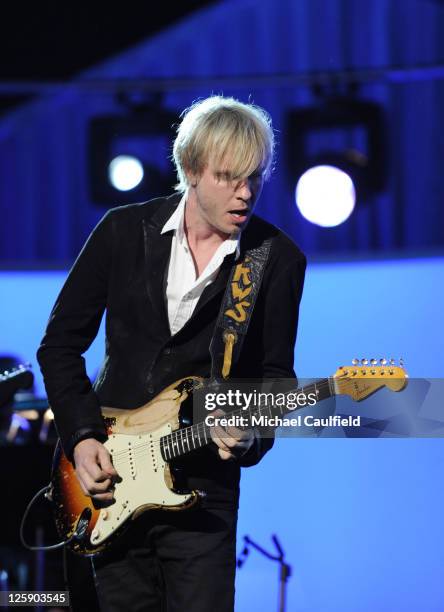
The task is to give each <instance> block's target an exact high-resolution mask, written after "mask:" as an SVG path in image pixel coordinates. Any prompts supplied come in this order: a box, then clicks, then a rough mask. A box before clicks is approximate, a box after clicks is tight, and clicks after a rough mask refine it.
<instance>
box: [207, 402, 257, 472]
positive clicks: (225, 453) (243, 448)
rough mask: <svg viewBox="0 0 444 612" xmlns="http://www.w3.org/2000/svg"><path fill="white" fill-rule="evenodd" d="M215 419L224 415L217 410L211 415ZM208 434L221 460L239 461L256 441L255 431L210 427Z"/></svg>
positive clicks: (219, 426) (217, 426)
mask: <svg viewBox="0 0 444 612" xmlns="http://www.w3.org/2000/svg"><path fill="white" fill-rule="evenodd" d="M212 414H213V416H215V417H223V416H225V413H224V412H223V411H222V410H220V409H218V410H215V411H214V412H213V413H212ZM210 434H211V437H212V439H213V442H214V443H215V444H216V445H217V446H218V448H219V457H220V458H221V459H224V460H227V459H240V458H241V457H242V456H243V455H245V453H246V452H247V451H248V450H249V449H250V448H251V447H252V446H253V444H254V441H255V439H256V430H255V429H252V428H249V429H239V428H238V427H233V426H227V427H222V426H221V425H212V426H211V427H210Z"/></svg>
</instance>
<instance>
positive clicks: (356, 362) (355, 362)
mask: <svg viewBox="0 0 444 612" xmlns="http://www.w3.org/2000/svg"><path fill="white" fill-rule="evenodd" d="M358 363H359V359H357V358H356V357H355V358H354V359H352V364H353V365H358Z"/></svg>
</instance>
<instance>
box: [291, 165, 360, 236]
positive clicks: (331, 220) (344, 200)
mask: <svg viewBox="0 0 444 612" xmlns="http://www.w3.org/2000/svg"><path fill="white" fill-rule="evenodd" d="M355 203H356V191H355V187H354V185H353V181H352V180H351V178H350V177H349V175H348V174H346V173H345V172H343V170H340V169H339V168H336V167H334V166H314V167H313V168H310V169H309V170H307V171H306V172H304V174H303V175H302V176H301V178H300V179H299V181H298V184H297V185H296V204H297V206H298V208H299V210H300V211H301V214H302V216H303V217H305V218H306V219H307V221H310V222H311V223H315V224H316V225H320V226H321V227H335V226H336V225H340V224H341V223H344V221H346V220H347V219H348V218H349V216H350V215H351V213H352V212H353V209H354V207H355Z"/></svg>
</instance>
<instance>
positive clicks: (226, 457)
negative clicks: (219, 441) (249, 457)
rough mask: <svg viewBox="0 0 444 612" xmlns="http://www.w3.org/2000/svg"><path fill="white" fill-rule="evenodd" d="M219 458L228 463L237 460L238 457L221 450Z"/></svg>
mask: <svg viewBox="0 0 444 612" xmlns="http://www.w3.org/2000/svg"><path fill="white" fill-rule="evenodd" d="M219 457H220V458H221V459H223V460H224V461H227V460H229V459H236V457H235V456H234V455H233V454H232V453H230V452H229V451H225V450H223V449H222V448H219Z"/></svg>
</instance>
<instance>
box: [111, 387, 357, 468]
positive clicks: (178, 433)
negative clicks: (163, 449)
mask: <svg viewBox="0 0 444 612" xmlns="http://www.w3.org/2000/svg"><path fill="white" fill-rule="evenodd" d="M352 382H353V379H349V380H348V381H347V382H346V383H345V384H346V385H347V386H349V385H350V383H352ZM326 384H328V381H324V382H322V383H319V384H317V386H318V387H319V388H321V386H325V385H326ZM298 391H300V390H298ZM262 407H263V408H265V407H266V405H265V404H264V405H263V406H262ZM258 408H260V406H259V407H258ZM235 412H236V411H235ZM291 412H292V411H290V413H291ZM287 414H288V413H287ZM229 415H230V413H228V415H227V416H229ZM192 428H194V429H195V430H196V429H197V433H198V435H199V434H202V437H204V431H205V428H208V426H206V425H205V423H204V422H201V423H198V424H196V425H194V426H188V427H186V428H183V429H176V430H174V431H173V432H171V433H170V434H165V435H164V436H162V438H156V439H154V440H151V441H149V442H142V443H141V444H137V445H135V446H132V448H131V450H132V451H133V455H134V456H138V455H139V454H141V453H142V454H143V453H144V452H145V449H146V448H147V447H148V446H152V447H154V448H156V450H157V448H158V447H160V444H161V441H162V439H163V438H165V437H166V436H167V435H169V436H175V437H176V440H175V444H174V446H177V447H179V449H180V443H182V449H183V450H182V451H181V454H187V453H188V452H190V451H191V450H194V449H195V448H196V447H194V448H193V449H191V445H190V443H189V438H188V436H187V435H184V433H185V432H186V431H187V430H188V431H190V430H191V429H192ZM172 442H173V440H172ZM185 444H186V446H187V447H188V448H187V449H186V448H185ZM164 446H167V445H166V444H165V443H164ZM201 446H202V445H201ZM137 449H140V450H137ZM134 451H135V452H134ZM128 452H129V450H128V449H125V450H123V451H119V452H117V453H116V454H115V455H113V459H114V458H116V459H117V462H118V460H119V455H123V456H124V458H125V463H126V462H127V461H126V460H127V459H129V457H128ZM173 452H174V451H173ZM170 454H171V453H170Z"/></svg>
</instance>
